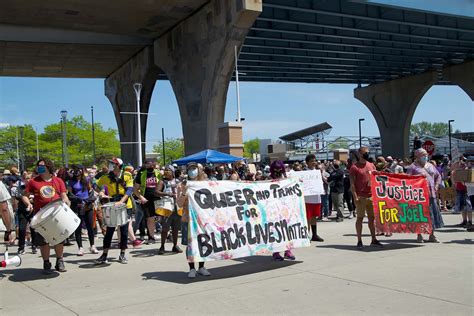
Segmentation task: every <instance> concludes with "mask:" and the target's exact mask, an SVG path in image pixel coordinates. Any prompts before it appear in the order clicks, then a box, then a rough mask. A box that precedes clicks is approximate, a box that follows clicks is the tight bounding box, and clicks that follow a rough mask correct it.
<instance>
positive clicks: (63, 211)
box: [31, 200, 81, 246]
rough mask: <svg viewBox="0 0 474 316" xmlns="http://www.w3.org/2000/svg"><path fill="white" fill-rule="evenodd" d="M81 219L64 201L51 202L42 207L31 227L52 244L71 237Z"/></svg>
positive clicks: (34, 217)
mask: <svg viewBox="0 0 474 316" xmlns="http://www.w3.org/2000/svg"><path fill="white" fill-rule="evenodd" d="M80 223H81V220H80V219H79V217H77V215H76V214H75V213H74V212H73V211H72V210H71V209H70V208H69V206H67V204H66V203H63V201H61V200H58V201H54V202H51V203H49V204H47V205H46V206H44V207H43V208H41V209H40V210H39V212H38V213H36V215H35V216H33V219H32V220H31V228H33V229H35V230H36V231H37V232H38V233H40V234H41V236H43V238H44V240H45V241H46V242H47V243H48V244H50V245H51V246H55V245H57V244H59V243H61V242H63V241H64V240H65V239H66V238H67V237H69V236H70V235H71V234H72V233H74V231H76V229H77V227H78V226H79V225H80Z"/></svg>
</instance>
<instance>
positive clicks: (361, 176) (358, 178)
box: [349, 147, 383, 249]
mask: <svg viewBox="0 0 474 316" xmlns="http://www.w3.org/2000/svg"><path fill="white" fill-rule="evenodd" d="M358 156H359V157H358V160H357V162H356V163H355V164H353V165H352V166H351V169H350V170H349V175H350V180H351V191H352V195H353V197H354V203H355V205H356V212H357V220H356V232H357V248H359V249H362V248H363V243H362V222H363V220H364V217H365V215H366V214H367V218H368V226H369V230H370V235H371V236H372V242H371V244H370V245H371V246H375V247H383V245H382V244H381V243H380V242H379V241H378V240H377V238H376V237H375V223H374V219H375V216H374V209H373V206H372V199H371V198H372V192H371V187H370V173H371V172H373V171H375V167H374V165H373V164H372V163H370V162H368V159H369V157H370V155H369V148H367V147H361V148H359V155H358Z"/></svg>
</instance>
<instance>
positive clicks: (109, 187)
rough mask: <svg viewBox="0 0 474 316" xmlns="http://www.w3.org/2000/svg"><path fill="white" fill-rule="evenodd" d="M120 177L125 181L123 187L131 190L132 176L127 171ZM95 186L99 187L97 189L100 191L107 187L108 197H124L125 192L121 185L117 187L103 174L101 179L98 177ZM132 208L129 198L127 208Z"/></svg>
mask: <svg viewBox="0 0 474 316" xmlns="http://www.w3.org/2000/svg"><path fill="white" fill-rule="evenodd" d="M122 177H123V180H124V181H125V186H126V187H127V188H133V176H132V174H131V173H130V172H128V171H124V173H123V176H122ZM97 185H98V186H99V188H100V189H101V190H102V189H103V188H104V186H107V190H108V192H109V194H108V195H109V196H114V195H117V194H120V195H125V191H126V190H125V188H124V187H123V185H120V184H119V185H118V186H117V184H116V182H115V181H112V180H110V178H109V175H108V174H104V175H103V176H102V177H100V179H99V180H98V181H97ZM117 187H118V192H117ZM132 207H133V206H132V200H131V199H130V197H129V199H128V200H127V208H132Z"/></svg>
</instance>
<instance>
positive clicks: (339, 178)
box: [328, 160, 344, 222]
mask: <svg viewBox="0 0 474 316" xmlns="http://www.w3.org/2000/svg"><path fill="white" fill-rule="evenodd" d="M340 166H341V163H340V161H339V160H334V162H333V168H334V170H333V171H332V172H331V174H330V176H329V178H328V181H329V182H331V184H332V185H331V199H332V205H334V209H335V210H336V213H337V217H336V222H342V221H343V220H344V171H342V170H341V168H340Z"/></svg>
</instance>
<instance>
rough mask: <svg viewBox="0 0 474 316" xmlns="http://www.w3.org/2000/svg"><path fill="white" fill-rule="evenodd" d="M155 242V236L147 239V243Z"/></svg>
mask: <svg viewBox="0 0 474 316" xmlns="http://www.w3.org/2000/svg"><path fill="white" fill-rule="evenodd" d="M155 242H156V239H155V238H148V240H147V241H146V244H147V245H151V244H154V243H155Z"/></svg>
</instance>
